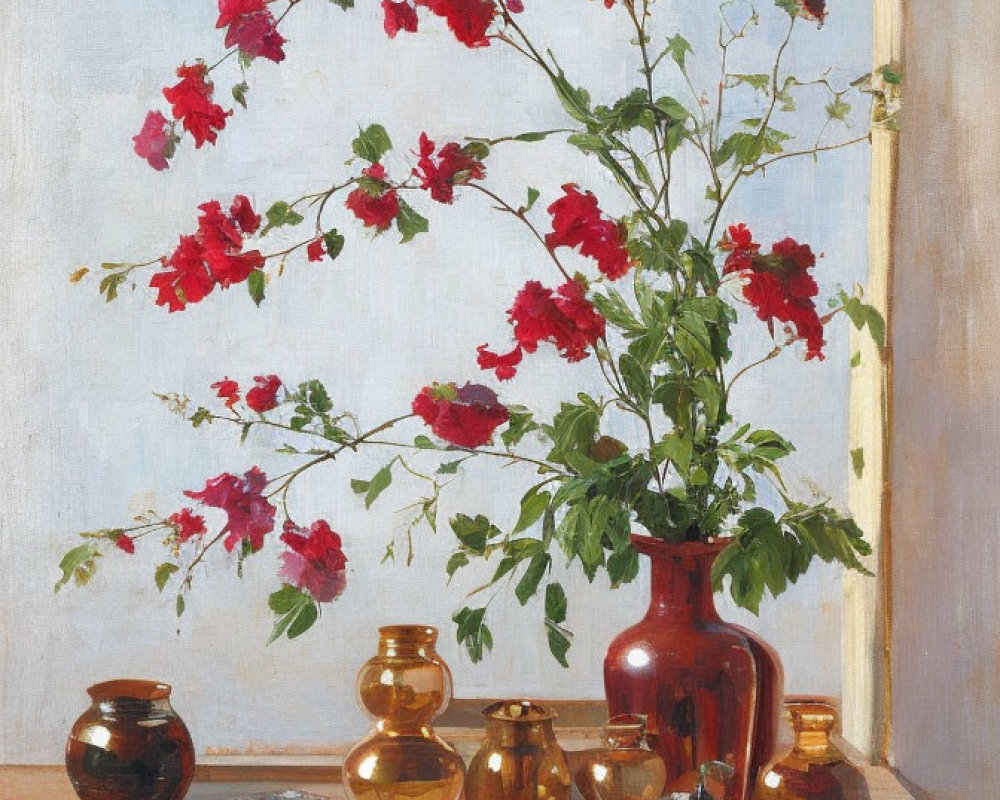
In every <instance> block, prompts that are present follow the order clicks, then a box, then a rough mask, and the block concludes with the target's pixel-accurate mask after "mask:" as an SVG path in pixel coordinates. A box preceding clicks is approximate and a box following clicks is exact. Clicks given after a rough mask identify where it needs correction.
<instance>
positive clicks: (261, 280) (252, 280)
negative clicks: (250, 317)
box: [247, 269, 267, 306]
mask: <svg viewBox="0 0 1000 800" xmlns="http://www.w3.org/2000/svg"><path fill="white" fill-rule="evenodd" d="M266 284H267V279H266V278H265V277H264V270H262V269H255V270H253V272H251V273H250V277H248V278H247V291H248V292H249V293H250V299H251V300H253V302H254V305H256V306H259V305H260V304H261V303H262V302H263V301H264V287H265V285H266Z"/></svg>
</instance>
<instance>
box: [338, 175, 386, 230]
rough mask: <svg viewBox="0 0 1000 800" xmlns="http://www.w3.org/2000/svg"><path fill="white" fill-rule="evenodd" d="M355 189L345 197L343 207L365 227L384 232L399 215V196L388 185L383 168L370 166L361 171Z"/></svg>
mask: <svg viewBox="0 0 1000 800" xmlns="http://www.w3.org/2000/svg"><path fill="white" fill-rule="evenodd" d="M361 174H362V176H363V177H362V180H361V182H360V185H359V186H358V188H357V189H355V190H354V191H352V192H351V193H350V194H349V195H347V201H346V202H345V203H344V205H346V206H347V208H348V209H349V210H350V211H351V212H352V213H353V214H354V216H356V217H357V218H358V219H359V220H361V221H362V222H363V223H364V224H365V226H366V227H368V228H374V229H375V230H376V231H384V230H387V229H388V228H389V226H390V225H392V221H393V220H394V219H396V217H397V216H398V215H399V196H398V195H397V194H396V190H395V189H394V188H393V187H392V185H391V184H390V183H389V180H388V177H387V175H386V171H385V167H383V166H382V165H381V164H372V165H371V166H370V167H366V168H365V169H363V170H362V171H361Z"/></svg>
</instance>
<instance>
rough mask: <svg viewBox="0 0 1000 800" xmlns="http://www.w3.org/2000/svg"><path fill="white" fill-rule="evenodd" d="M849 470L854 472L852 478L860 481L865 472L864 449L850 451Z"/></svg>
mask: <svg viewBox="0 0 1000 800" xmlns="http://www.w3.org/2000/svg"><path fill="white" fill-rule="evenodd" d="M851 469H852V470H854V477H855V478H857V479H858V480H861V478H862V476H863V475H864V472H865V449H864V448H863V447H858V448H856V449H854V450H851Z"/></svg>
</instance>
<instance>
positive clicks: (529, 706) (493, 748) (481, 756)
mask: <svg viewBox="0 0 1000 800" xmlns="http://www.w3.org/2000/svg"><path fill="white" fill-rule="evenodd" d="M483 717H485V719H486V741H485V742H484V743H483V746H482V747H481V748H479V752H477V753H476V755H475V756H474V757H473V759H472V762H471V763H470V764H469V774H468V777H467V779H466V788H465V791H466V798H467V800H569V796H570V774H569V766H568V765H567V763H566V756H565V755H564V754H563V751H562V749H561V748H560V747H559V745H558V744H557V743H556V737H555V733H554V732H553V731H552V720H554V719H555V717H556V715H555V713H554V712H552V711H549V710H548V709H547V708H546V707H544V706H541V705H539V704H537V703H533V702H531V701H530V700H504V701H501V702H499V703H494V704H493V705H490V706H487V707H486V708H485V709H483Z"/></svg>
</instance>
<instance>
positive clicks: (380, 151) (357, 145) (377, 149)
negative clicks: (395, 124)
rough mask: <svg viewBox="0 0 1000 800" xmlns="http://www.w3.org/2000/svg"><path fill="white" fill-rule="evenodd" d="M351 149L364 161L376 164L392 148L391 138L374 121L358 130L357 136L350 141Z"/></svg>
mask: <svg viewBox="0 0 1000 800" xmlns="http://www.w3.org/2000/svg"><path fill="white" fill-rule="evenodd" d="M351 149H352V150H354V152H355V154H356V155H358V156H359V157H360V158H363V159H364V160H365V161H369V162H371V163H372V164H377V163H378V162H379V161H381V160H382V156H384V155H385V154H386V153H387V152H389V151H390V150H392V140H391V139H390V138H389V134H388V133H386V130H385V128H383V127H382V126H381V125H379V124H377V123H376V124H373V125H369V126H368V127H367V128H365V129H364V130H361V131H360V133H359V134H358V137H357V138H356V139H355V140H354V141H353V142H351Z"/></svg>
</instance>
